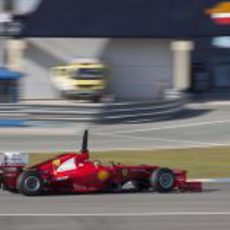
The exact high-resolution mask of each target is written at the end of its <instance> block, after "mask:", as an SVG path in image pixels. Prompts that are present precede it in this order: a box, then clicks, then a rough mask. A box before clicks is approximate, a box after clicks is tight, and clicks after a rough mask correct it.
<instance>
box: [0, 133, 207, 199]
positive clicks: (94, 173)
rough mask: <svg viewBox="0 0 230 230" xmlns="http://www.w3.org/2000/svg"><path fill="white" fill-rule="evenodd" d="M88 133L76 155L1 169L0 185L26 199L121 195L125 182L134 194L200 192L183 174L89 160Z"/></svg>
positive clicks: (60, 156)
mask: <svg viewBox="0 0 230 230" xmlns="http://www.w3.org/2000/svg"><path fill="white" fill-rule="evenodd" d="M87 142H88V131H87V130H86V131H85V133H84V136H83V142H82V150H81V152H80V153H79V154H76V153H65V154H61V155H59V156H57V157H55V158H53V159H50V160H47V161H44V162H41V163H39V164H36V165H33V166H31V167H27V168H25V167H23V166H18V165H17V166H16V165H10V166H9V165H3V166H2V175H1V184H2V187H3V188H4V189H6V190H9V191H17V192H20V193H22V194H24V195H27V196H34V195H39V194H42V193H43V192H47V191H49V192H53V193H57V192H64V193H75V192H76V193H81V192H105V191H120V190H122V189H123V188H122V187H123V185H124V184H126V183H127V182H132V185H133V186H134V187H135V189H137V190H150V189H152V190H153V191H157V192H160V193H167V192H171V191H175V190H176V191H201V190H202V186H201V183H200V182H187V181H186V171H185V170H171V169H168V168H161V167H159V166H152V165H135V166H127V165H122V164H114V163H112V164H111V165H110V166H107V165H102V164H101V163H100V161H91V160H89V153H88V149H87Z"/></svg>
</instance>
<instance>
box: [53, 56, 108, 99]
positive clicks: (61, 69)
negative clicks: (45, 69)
mask: <svg viewBox="0 0 230 230" xmlns="http://www.w3.org/2000/svg"><path fill="white" fill-rule="evenodd" d="M51 72H52V74H51V75H52V81H53V83H54V85H55V86H56V87H57V88H58V89H59V90H60V91H61V92H62V94H63V96H67V97H71V98H79V97H80V98H83V97H87V98H91V99H93V100H94V101H99V100H100V98H101V97H102V96H103V95H104V94H105V90H106V82H107V78H108V76H107V67H106V65H105V64H104V63H102V62H101V61H98V60H86V59H83V60H82V59H78V60H76V61H74V62H73V63H70V64H67V65H63V66H55V67H53V68H52V71H51Z"/></svg>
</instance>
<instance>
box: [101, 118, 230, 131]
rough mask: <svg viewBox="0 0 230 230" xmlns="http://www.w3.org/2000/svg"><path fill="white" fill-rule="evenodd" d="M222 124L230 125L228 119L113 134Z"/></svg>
mask: <svg viewBox="0 0 230 230" xmlns="http://www.w3.org/2000/svg"><path fill="white" fill-rule="evenodd" d="M224 123H230V119H227V120H219V121H204V122H198V123H190V124H178V125H169V126H162V127H152V128H143V129H133V130H123V131H113V134H122V133H134V132H135V133H136V132H145V131H154V130H155V131H156V130H167V129H178V128H187V127H199V126H205V125H215V124H224ZM104 134H109V133H106V132H104Z"/></svg>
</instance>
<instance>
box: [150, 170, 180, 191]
mask: <svg viewBox="0 0 230 230" xmlns="http://www.w3.org/2000/svg"><path fill="white" fill-rule="evenodd" d="M175 182H176V177H175V174H174V173H173V172H172V170H170V169H168V168H159V169H157V170H155V171H154V172H153V173H152V175H151V177H150V183H151V185H152V187H153V189H154V190H155V191H157V192H160V193H167V192H171V191H172V190H173V189H174V187H175Z"/></svg>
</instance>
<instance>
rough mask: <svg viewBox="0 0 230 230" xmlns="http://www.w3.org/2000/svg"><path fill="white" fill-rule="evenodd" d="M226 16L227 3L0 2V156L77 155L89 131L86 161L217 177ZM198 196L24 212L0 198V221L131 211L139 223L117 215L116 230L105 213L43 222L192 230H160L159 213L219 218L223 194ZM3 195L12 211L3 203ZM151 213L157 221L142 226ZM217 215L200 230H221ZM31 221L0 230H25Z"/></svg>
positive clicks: (228, 76) (227, 85) (95, 199)
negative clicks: (24, 215) (201, 213)
mask: <svg viewBox="0 0 230 230" xmlns="http://www.w3.org/2000/svg"><path fill="white" fill-rule="evenodd" d="M229 15H230V1H227V0H223V1H221V0H206V1H194V0H186V1H183V0H174V1H171V0H161V1H156V0H155V1H152V0H141V1H140V0H132V1H131V0H116V1H108V0H65V1H63V0H43V1H42V0H0V152H10V153H11V152H22V153H26V152H30V153H33V154H34V155H33V159H36V160H37V161H39V160H42V159H44V158H47V157H48V156H52V155H53V154H56V153H59V152H66V151H75V150H77V149H78V147H79V146H80V142H81V135H82V133H83V130H84V129H89V130H90V149H92V150H93V151H95V152H96V153H95V152H93V158H96V157H99V158H100V157H101V158H102V159H103V160H107V161H109V160H111V159H113V160H118V161H120V160H123V161H124V162H125V163H127V164H131V163H135V164H136V163H143V164H145V163H149V162H150V163H153V164H162V165H164V166H167V167H180V166H181V165H183V166H185V167H186V169H189V170H191V171H192V173H191V174H190V175H191V177H192V178H197V177H198V178H199V177H205V178H213V177H214V178H216V177H218V178H225V177H229V176H230V168H229V165H228V162H229V147H228V146H229V145H230V142H229V139H230V135H229V133H230V128H229V123H230V117H229V111H230V107H229V105H230V104H229V99H230V92H229V89H230V50H229V48H230V37H229V34H230V16H229ZM165 149H167V150H165ZM156 150H157V151H156ZM47 152H48V153H49V154H46V155H45V154H41V153H47ZM35 155H36V156H35ZM217 159H218V160H217ZM209 191H212V193H211V192H209V193H208V192H206V193H204V195H203V194H202V197H201V198H200V199H199V198H197V197H198V196H191V194H188V196H186V195H187V194H186V195H185V196H183V197H182V199H183V202H180V201H181V200H180V198H178V197H177V198H176V199H175V196H174V197H173V194H172V196H170V195H169V196H168V195H167V196H161V197H160V199H158V197H157V198H155V199H153V197H152V195H151V197H150V194H140V196H138V195H137V194H133V196H132V197H131V198H129V196H124V197H123V198H122V195H121V194H117V195H111V196H104V195H102V196H94V195H92V196H91V197H88V196H80V197H77V198H76V197H74V198H73V197H72V196H64V197H62V198H60V197H58V196H55V197H53V198H52V199H50V198H48V197H39V199H37V203H36V205H34V203H33V202H34V201H31V200H30V201H29V200H27V199H26V198H21V197H20V198H19V196H17V195H12V194H10V195H9V194H8V193H7V194H6V192H5V193H4V192H3V193H4V194H5V195H6V196H4V199H3V201H2V202H3V203H2V204H3V205H2V207H3V208H2V209H1V208H0V215H1V213H5V210H8V211H9V213H13V212H15V213H17V214H18V213H33V212H34V213H35V214H42V213H44V212H46V211H47V210H48V211H49V212H50V213H56V212H58V213H59V214H60V213H62V212H64V213H67V214H71V213H72V214H73V213H77V214H78V215H79V214H81V213H83V212H93V215H95V213H96V214H97V213H98V210H100V212H101V213H102V215H104V214H103V213H111V212H113V213H115V217H116V215H117V214H118V212H120V211H121V212H122V211H125V212H126V213H131V216H132V215H133V213H132V212H133V211H135V213H134V215H133V216H134V217H135V216H138V214H140V213H142V215H143V213H146V212H147V213H148V215H147V217H146V216H144V218H142V217H143V216H138V218H137V219H136V220H135V221H133V220H132V218H133V216H132V217H126V216H120V217H119V218H120V220H122V222H121V223H120V222H119V218H114V216H113V215H112V217H110V218H108V219H107V218H106V217H104V216H103V217H99V218H98V216H94V217H93V218H95V219H92V218H91V220H90V221H88V219H87V218H88V217H87V215H86V216H84V218H82V219H81V218H80V222H79V218H76V219H75V218H71V217H68V218H64V217H63V221H60V220H56V221H57V222H56V223H58V224H56V223H55V221H53V220H54V219H53V220H52V221H53V222H52V221H51V222H52V224H50V225H49V221H50V219H49V218H48V219H43V221H44V222H43V223H44V225H46V227H47V226H48V227H49V228H48V229H54V228H55V229H57V225H58V226H59V221H60V222H62V223H60V225H61V226H62V225H63V227H64V225H65V226H67V225H68V224H69V223H71V224H70V225H69V226H70V227H69V229H72V228H75V226H76V225H78V226H79V228H82V229H85V228H86V227H85V226H88V228H89V229H91V228H98V229H99V228H100V229H101V228H102V229H103V228H106V229H107V226H108V228H110V227H111V229H116V226H118V225H119V224H118V223H120V226H123V227H124V226H128V227H127V229H131V228H132V229H133V228H135V227H136V228H140V227H141V226H146V227H148V228H150V227H152V226H155V224H156V221H158V222H157V225H156V226H159V228H160V229H164V228H165V229H173V228H172V224H173V227H174V228H175V229H182V228H184V226H186V228H187V229H193V226H194V223H195V224H196V225H197V227H200V226H201V227H202V229H203V225H202V224H204V219H203V217H200V216H199V215H198V214H194V216H193V217H192V218H190V216H187V217H186V218H181V215H178V219H179V221H178V220H177V221H175V220H174V219H173V221H172V219H171V217H170V216H167V221H164V220H165V216H164V215H165V214H164V212H165V211H167V210H168V204H169V202H172V201H173V202H174V203H173V202H172V203H170V204H172V206H171V209H170V210H171V212H172V213H173V212H174V211H175V210H176V211H178V212H184V211H186V210H187V211H191V210H194V212H196V211H205V212H207V213H209V212H210V210H211V211H216V210H217V211H219V210H221V211H222V210H224V211H226V212H228V211H229V210H230V209H229V207H228V206H226V204H227V202H226V201H225V200H224V199H225V198H226V197H227V195H226V194H229V188H227V189H225V190H223V191H221V192H222V193H223V196H222V197H223V200H221V201H220V199H219V200H218V198H219V197H220V196H219V197H218V196H216V192H217V189H216V188H215V186H214V188H211V190H209ZM12 197H13V198H14V200H16V202H15V203H16V204H22V206H23V205H25V206H23V207H24V209H23V208H22V209H21V207H22V206H20V207H19V205H14V203H12V202H8V201H9V200H10V199H11V198H12ZM180 197H181V196H180ZM75 198H76V200H77V201H78V202H79V203H80V204H81V205H80V206H77V205H75V203H74V202H73V199H75ZM123 199H124V200H123ZM206 199H207V200H206ZM41 200H42V202H41V203H40V201H41ZM76 200H74V201H76ZM200 200H202V201H204V205H200ZM213 200H215V201H216V203H215V204H214V205H212V204H213V203H212V202H213ZM219 201H220V202H219ZM4 202H5V203H4ZM17 202H18V203H17ZM20 202H22V203H20ZM65 202H67V204H68V205H64V204H66V203H65ZM104 202H105V203H104ZM179 203H180V205H178V204H179ZM47 204H48V205H47ZM92 204H93V205H92ZM207 204H208V205H207ZM201 206H202V207H201ZM37 207H38V208H37ZM47 207H49V208H50V209H47ZM79 207H80V208H79ZM92 207H94V209H91V208H92ZM110 207H112V208H111V209H110ZM190 207H192V209H190ZM223 207H224V208H223ZM62 208H63V209H62ZM81 208H82V209H81ZM199 208H201V209H199ZM202 208H203V209H202ZM111 210H112V211H111ZM156 210H159V211H161V212H162V213H161V215H162V216H163V217H162V216H161V218H159V217H156V216H155V217H154V218H152V217H153V216H154V215H155V214H153V213H152V212H155V211H156ZM207 213H206V214H207ZM152 214H153V215H152ZM179 214H180V213H179ZM206 214H205V215H206ZM196 215H197V216H196ZM228 215H229V213H228V214H227V215H225V216H224V217H223V219H224V220H222V219H218V217H217V220H216V219H212V220H211V218H209V216H208V215H207V216H206V219H205V220H206V222H205V224H207V226H206V227H207V229H212V228H213V229H216V228H218V229H221V228H220V226H222V227H223V229H228V219H227V217H228ZM149 217H151V219H150V218H149ZM176 218H177V217H176ZM221 218H222V216H221ZM51 219H52V218H51ZM117 219H118V220H117ZM181 219H183V221H182V222H180V221H181ZM38 220H39V219H36V218H34V219H33V220H32V221H31V222H28V220H25V219H24V220H23V221H21V220H19V219H15V221H12V219H11V220H9V218H8V219H7V218H6V219H5V218H3V219H1V218H0V223H1V222H2V223H3V225H4V224H5V225H8V224H9V223H11V226H12V229H18V221H19V224H21V225H20V226H22V228H23V229H24V227H25V226H27V227H28V226H29V227H30V228H31V227H33V228H34V227H35V228H37V227H38V226H40V224H41V223H38ZM139 220H140V221H139ZM51 222H50V223H51ZM136 222H138V223H136ZM28 223H29V225H28ZM95 223H96V225H94V224H95ZM180 223H181V224H180ZM208 223H210V224H208ZM117 224H118V225H117ZM138 224H139V225H138ZM221 224H222V225H221ZM137 226H138V227H137ZM226 226H227V228H226ZM46 229H47V228H46Z"/></svg>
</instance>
